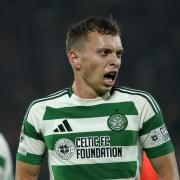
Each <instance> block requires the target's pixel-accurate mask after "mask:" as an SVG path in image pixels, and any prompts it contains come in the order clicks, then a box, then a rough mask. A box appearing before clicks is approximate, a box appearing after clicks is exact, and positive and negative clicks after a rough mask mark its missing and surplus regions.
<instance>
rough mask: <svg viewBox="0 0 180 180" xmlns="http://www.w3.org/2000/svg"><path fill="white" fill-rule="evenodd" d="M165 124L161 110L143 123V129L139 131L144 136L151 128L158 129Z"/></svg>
mask: <svg viewBox="0 0 180 180" xmlns="http://www.w3.org/2000/svg"><path fill="white" fill-rule="evenodd" d="M163 124H164V122H163V116H162V113H161V112H159V113H157V114H155V115H154V116H153V117H152V118H150V119H149V120H148V121H146V122H145V123H143V129H142V130H141V131H140V132H139V135H140V136H142V135H144V134H147V133H149V132H150V131H151V130H153V129H156V128H158V127H160V126H162V125H163Z"/></svg>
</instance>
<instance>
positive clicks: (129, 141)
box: [44, 131, 138, 150]
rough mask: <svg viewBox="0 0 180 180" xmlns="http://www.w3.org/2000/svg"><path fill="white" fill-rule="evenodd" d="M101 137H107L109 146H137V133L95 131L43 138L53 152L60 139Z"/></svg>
mask: <svg viewBox="0 0 180 180" xmlns="http://www.w3.org/2000/svg"><path fill="white" fill-rule="evenodd" d="M95 136H98V137H101V136H109V137H110V142H111V146H133V145H136V144H137V136H138V132H137V131H120V132H114V131H97V132H84V133H69V134H57V135H55V134H53V135H49V136H45V137H44V138H45V142H46V145H47V146H48V149H49V150H54V145H55V143H56V142H57V141H58V140H59V139H61V138H67V139H70V140H71V141H73V142H75V139H76V138H77V137H95Z"/></svg>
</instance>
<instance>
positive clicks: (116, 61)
mask: <svg viewBox="0 0 180 180" xmlns="http://www.w3.org/2000/svg"><path fill="white" fill-rule="evenodd" d="M110 65H111V66H115V67H119V66H120V65H121V57H117V55H116V54H115V55H112V57H111V60H110Z"/></svg>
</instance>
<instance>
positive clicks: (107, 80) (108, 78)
mask: <svg viewBox="0 0 180 180" xmlns="http://www.w3.org/2000/svg"><path fill="white" fill-rule="evenodd" d="M116 76H117V72H109V73H106V74H105V75H104V84H105V85H106V86H112V85H114V82H115V80H116Z"/></svg>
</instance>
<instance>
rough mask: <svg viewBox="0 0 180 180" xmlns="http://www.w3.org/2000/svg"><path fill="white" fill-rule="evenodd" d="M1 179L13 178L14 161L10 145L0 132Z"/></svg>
mask: <svg viewBox="0 0 180 180" xmlns="http://www.w3.org/2000/svg"><path fill="white" fill-rule="evenodd" d="M0 179H2V180H12V179H13V163H12V158H11V152H10V149H9V145H8V143H7V141H6V139H5V137H4V136H3V135H2V134H1V133H0Z"/></svg>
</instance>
